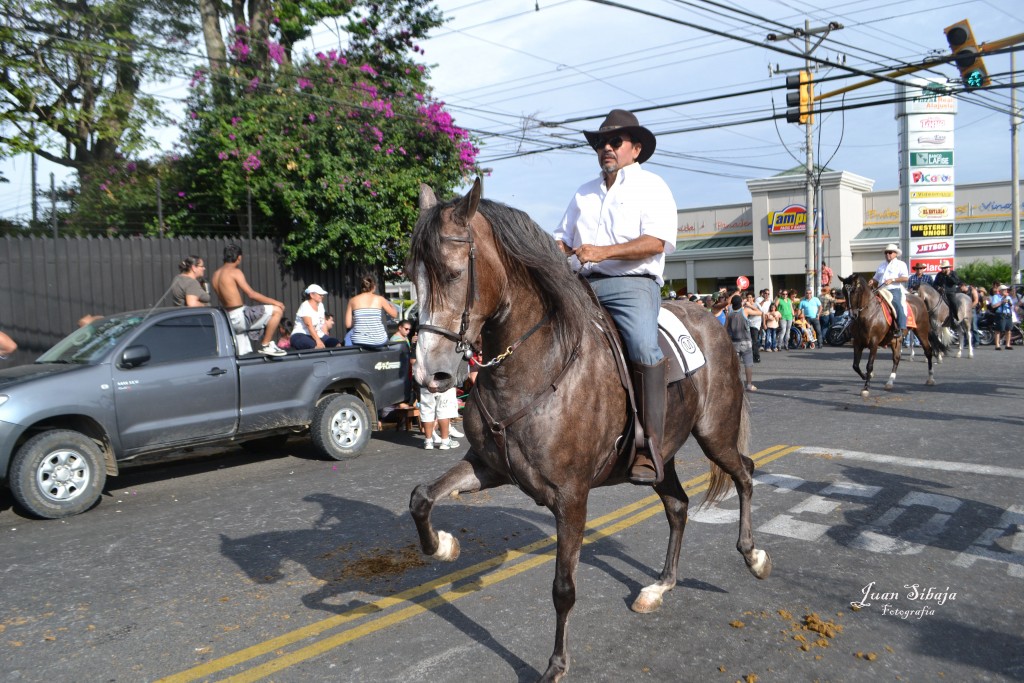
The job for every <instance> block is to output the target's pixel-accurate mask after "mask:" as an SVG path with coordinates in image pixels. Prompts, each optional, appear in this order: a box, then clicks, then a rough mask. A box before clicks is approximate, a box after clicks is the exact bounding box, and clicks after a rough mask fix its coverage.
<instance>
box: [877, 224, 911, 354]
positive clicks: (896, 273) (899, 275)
mask: <svg viewBox="0 0 1024 683" xmlns="http://www.w3.org/2000/svg"><path fill="white" fill-rule="evenodd" d="M902 254H903V251H902V250H901V249H900V248H899V246H898V245H896V244H887V245H886V246H885V261H884V262H883V263H882V264H881V265H880V266H878V270H876V271H875V276H874V277H873V278H871V283H872V284H873V285H874V286H875V287H884V288H885V289H887V290H888V291H889V293H890V294H892V305H893V307H894V308H895V309H896V326H897V328H898V329H899V331H900V337H903V336H904V335H906V334H907V311H906V305H905V302H904V301H903V283H904V282H906V281H907V280H909V279H910V271H909V270H908V269H907V264H906V263H905V262H903V261H901V260H900V256H901V255H902Z"/></svg>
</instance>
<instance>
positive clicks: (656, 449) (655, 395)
mask: <svg viewBox="0 0 1024 683" xmlns="http://www.w3.org/2000/svg"><path fill="white" fill-rule="evenodd" d="M665 364H666V361H665V359H664V358H663V359H661V360H660V361H658V363H656V364H655V365H643V364H641V363H633V393H634V395H635V396H636V402H637V413H638V415H639V418H640V424H641V425H642V426H643V430H644V436H645V437H646V438H645V439H644V447H643V448H642V449H640V448H638V449H637V454H636V460H635V461H633V467H632V468H631V469H630V471H629V479H630V481H632V482H633V483H634V484H647V485H653V484H657V483H658V482H660V481H661V479H662V477H664V476H665V472H664V464H663V463H664V462H665V461H664V460H663V459H662V453H661V446H662V443H663V441H664V435H665V402H666V400H667V396H666V395H667V389H666V387H667V385H666V384H665Z"/></svg>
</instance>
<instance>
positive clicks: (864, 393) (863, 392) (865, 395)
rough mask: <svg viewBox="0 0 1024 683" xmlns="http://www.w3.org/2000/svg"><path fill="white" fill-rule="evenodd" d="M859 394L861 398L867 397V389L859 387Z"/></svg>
mask: <svg viewBox="0 0 1024 683" xmlns="http://www.w3.org/2000/svg"><path fill="white" fill-rule="evenodd" d="M860 395H861V398H867V397H868V396H869V394H868V390H867V389H861V390H860Z"/></svg>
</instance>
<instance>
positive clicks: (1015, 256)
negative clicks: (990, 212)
mask: <svg viewBox="0 0 1024 683" xmlns="http://www.w3.org/2000/svg"><path fill="white" fill-rule="evenodd" d="M1016 56H1017V55H1016V53H1013V52H1011V53H1010V164H1011V166H1013V168H1012V169H1010V179H1011V180H1010V186H1011V187H1010V197H1011V199H1010V202H1011V203H1012V204H1013V208H1012V209H1011V210H1010V222H1011V223H1012V225H1011V226H1010V235H1012V241H1013V242H1012V245H1011V246H1010V267H1011V269H1012V270H1013V272H1012V273H1011V274H1010V275H1011V278H1012V279H1013V284H1015V285H1019V284H1020V163H1019V161H1018V158H1017V154H1018V151H1017V128H1018V127H1019V126H1020V116H1018V115H1017V75H1016V72H1017V59H1016Z"/></svg>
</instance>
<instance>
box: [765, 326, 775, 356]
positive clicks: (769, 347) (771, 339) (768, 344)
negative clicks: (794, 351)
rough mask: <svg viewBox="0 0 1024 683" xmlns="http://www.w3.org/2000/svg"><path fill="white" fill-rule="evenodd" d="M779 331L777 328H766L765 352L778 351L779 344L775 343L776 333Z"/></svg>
mask: <svg viewBox="0 0 1024 683" xmlns="http://www.w3.org/2000/svg"><path fill="white" fill-rule="evenodd" d="M777 330H778V328H777V327H766V328H764V350H765V351H778V350H779V344H778V342H777V341H775V332H776V331H777Z"/></svg>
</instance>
